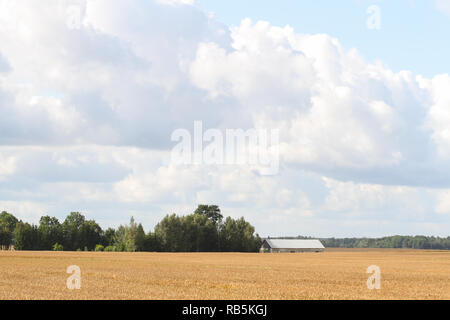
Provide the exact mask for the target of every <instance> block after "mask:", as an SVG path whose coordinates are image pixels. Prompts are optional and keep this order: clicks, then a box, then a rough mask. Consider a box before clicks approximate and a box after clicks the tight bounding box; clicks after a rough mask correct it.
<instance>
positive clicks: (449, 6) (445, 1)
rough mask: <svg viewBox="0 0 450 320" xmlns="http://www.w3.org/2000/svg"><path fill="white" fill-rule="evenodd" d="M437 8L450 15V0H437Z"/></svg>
mask: <svg viewBox="0 0 450 320" xmlns="http://www.w3.org/2000/svg"><path fill="white" fill-rule="evenodd" d="M435 2H436V7H437V8H438V10H440V11H442V12H443V13H445V14H447V15H450V1H449V0H435Z"/></svg>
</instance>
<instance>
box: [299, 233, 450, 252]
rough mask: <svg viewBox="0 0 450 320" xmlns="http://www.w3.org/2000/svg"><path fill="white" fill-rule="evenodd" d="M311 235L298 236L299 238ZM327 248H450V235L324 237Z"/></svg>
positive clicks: (323, 242)
mask: <svg viewBox="0 0 450 320" xmlns="http://www.w3.org/2000/svg"><path fill="white" fill-rule="evenodd" d="M309 238H310V237H304V236H298V237H297V239H309ZM320 241H321V242H322V244H323V245H324V246H325V247H326V248H405V249H406V248H408V249H434V250H450V237H447V238H440V237H427V236H391V237H382V238H341V239H338V238H322V239H320Z"/></svg>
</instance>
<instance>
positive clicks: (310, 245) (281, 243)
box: [259, 239, 325, 253]
mask: <svg viewBox="0 0 450 320" xmlns="http://www.w3.org/2000/svg"><path fill="white" fill-rule="evenodd" d="M324 249H325V247H324V246H323V245H322V243H321V242H320V241H319V240H303V239H302V240H298V239H292V240H291V239H264V241H263V244H262V245H261V249H260V250H259V251H260V252H272V253H278V252H291V253H296V252H322V251H323V250H324Z"/></svg>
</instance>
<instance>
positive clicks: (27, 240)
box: [14, 221, 40, 250]
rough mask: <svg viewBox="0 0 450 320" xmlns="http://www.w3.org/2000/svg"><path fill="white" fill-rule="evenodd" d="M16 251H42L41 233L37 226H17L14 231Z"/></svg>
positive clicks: (21, 224) (24, 224)
mask: <svg viewBox="0 0 450 320" xmlns="http://www.w3.org/2000/svg"><path fill="white" fill-rule="evenodd" d="M14 239H15V249H16V250H38V249H40V243H39V231H38V228H37V226H35V225H30V224H29V223H23V222H22V221H20V222H18V223H17V224H16V228H15V229H14Z"/></svg>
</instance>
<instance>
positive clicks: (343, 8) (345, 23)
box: [199, 0, 450, 77]
mask: <svg viewBox="0 0 450 320" xmlns="http://www.w3.org/2000/svg"><path fill="white" fill-rule="evenodd" d="M444 1H445V0H444ZM199 3H200V6H201V7H202V8H204V10H206V11H209V12H214V13H215V15H216V16H217V18H218V19H219V20H220V21H223V22H225V23H226V24H228V25H239V24H240V22H241V20H242V19H244V18H246V17H249V18H251V19H252V20H253V21H258V20H265V21H270V22H271V23H272V24H274V25H277V26H285V25H290V26H291V27H293V28H294V29H295V31H296V32H298V33H311V34H315V33H326V34H329V35H331V36H333V37H337V38H338V39H339V41H340V42H341V43H342V44H343V46H344V47H345V48H347V49H349V48H357V49H358V51H359V52H360V53H361V55H362V56H363V57H364V58H365V59H367V61H368V62H374V61H375V60H377V59H380V60H382V61H383V62H384V63H385V64H387V66H388V67H389V68H391V69H392V70H394V71H400V70H411V71H413V72H414V73H415V74H422V75H424V76H428V77H430V76H433V75H436V74H439V73H443V72H450V59H449V58H448V57H450V46H449V45H448V41H449V33H450V14H448V13H446V12H444V11H442V10H439V9H438V6H437V5H436V3H435V2H434V1H432V0H430V1H428V0H395V1H392V0H391V1H389V0H387V1H367V0H360V1H356V0H342V1H328V0H317V1H304V0H279V1H272V0H259V1H254V0H228V1H221V0H200V1H199ZM371 5H377V6H379V8H380V9H381V29H380V30H369V29H368V28H367V27H366V21H367V19H368V17H369V15H370V14H369V13H367V9H368V8H369V7H370V6H371Z"/></svg>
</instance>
